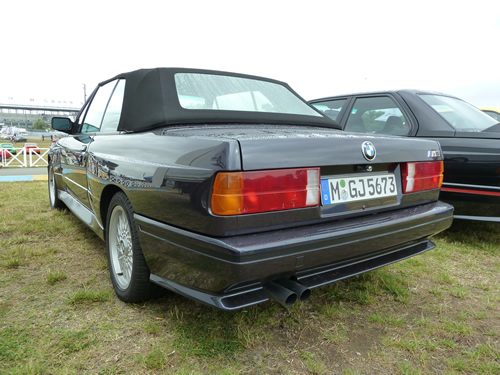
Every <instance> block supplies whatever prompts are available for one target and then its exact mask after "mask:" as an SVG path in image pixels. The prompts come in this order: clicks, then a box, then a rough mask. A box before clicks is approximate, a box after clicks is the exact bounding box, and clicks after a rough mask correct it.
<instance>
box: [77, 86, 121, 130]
mask: <svg viewBox="0 0 500 375" xmlns="http://www.w3.org/2000/svg"><path fill="white" fill-rule="evenodd" d="M116 84H117V82H116V81H112V82H109V83H107V84H105V85H103V86H101V87H99V89H98V90H97V92H96V94H95V95H94V98H93V99H92V102H91V103H90V107H89V108H88V110H87V114H86V115H85V119H84V122H83V125H82V130H81V133H95V132H98V131H99V130H100V128H101V122H102V118H103V115H104V112H105V111H106V107H107V105H108V102H109V100H110V96H111V93H112V92H113V89H114V88H115V86H116Z"/></svg>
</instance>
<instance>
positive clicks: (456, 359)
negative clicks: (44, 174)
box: [0, 181, 500, 374]
mask: <svg viewBox="0 0 500 375" xmlns="http://www.w3.org/2000/svg"><path fill="white" fill-rule="evenodd" d="M46 184H47V183H46V182H36V181H35V182H23V183H21V182H15V183H1V184H0V197H2V198H1V199H0V209H1V210H2V215H0V373H2V374H3V373H6V374H68V373H70V374H72V373H82V374H83V373H95V374H170V373H173V374H204V373H216V374H253V373H263V374H274V373H276V374H331V373H335V374H336V373H338V374H366V373H374V372H376V373H387V374H428V373H443V374H459V373H464V374H476V373H478V374H479V373H480V374H498V373H500V367H499V363H498V358H499V352H500V351H499V347H498V339H499V335H500V332H499V327H498V316H499V315H500V314H499V312H500V311H499V306H500V291H499V288H500V283H499V277H498V274H499V272H498V271H499V270H500V262H499V257H498V255H499V249H500V226H499V225H491V224H487V225H485V224H477V223H472V222H456V223H455V224H454V225H453V227H452V228H451V230H448V231H446V232H444V233H441V234H440V235H438V236H436V237H435V238H434V241H435V242H436V244H437V248H436V249H434V250H432V251H429V252H427V253H425V254H422V255H420V256H417V257H415V258H411V259H408V260H406V261H403V262H399V263H396V264H393V265H391V266H388V267H384V268H381V269H379V270H376V271H373V272H370V273H366V274H363V275H359V276H357V277H353V278H350V279H347V280H342V281H339V282H337V283H334V284H331V285H327V286H324V287H321V288H317V289H314V290H313V293H312V296H311V298H310V299H309V301H308V302H307V303H298V304H296V305H294V306H293V307H292V308H289V309H286V308H283V307H282V306H280V305H278V304H276V303H265V304H261V305H258V306H252V307H250V308H246V309H243V310H239V311H235V312H222V311H219V310H215V309H213V308H210V307H207V306H204V305H200V304H198V303H196V302H193V301H191V300H188V299H186V298H184V297H181V296H178V295H173V294H168V295H167V296H165V297H163V298H161V299H157V300H153V301H150V302H147V303H142V304H125V303H123V302H121V301H120V300H119V299H118V298H117V297H116V296H115V294H114V292H113V290H112V286H111V282H110V279H109V272H108V270H107V260H106V255H105V246H104V243H103V242H102V241H101V240H100V239H99V238H97V236H95V235H94V234H93V233H92V232H91V231H90V230H89V229H87V228H86V227H85V226H84V225H83V224H81V223H80V222H79V220H78V219H76V218H75V217H74V215H72V214H71V213H68V212H65V211H62V212H61V211H52V210H50V209H49V205H48V193H47V188H46Z"/></svg>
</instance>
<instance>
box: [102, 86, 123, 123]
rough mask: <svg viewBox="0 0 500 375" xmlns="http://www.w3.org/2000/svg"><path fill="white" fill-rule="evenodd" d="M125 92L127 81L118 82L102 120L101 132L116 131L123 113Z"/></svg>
mask: <svg viewBox="0 0 500 375" xmlns="http://www.w3.org/2000/svg"><path fill="white" fill-rule="evenodd" d="M124 91H125V80H124V79H120V80H118V84H117V85H116V87H115V89H114V91H113V94H112V96H111V99H110V100H109V103H108V106H107V108H106V113H105V114H104V118H103V119H102V125H101V132H106V131H108V132H109V131H116V129H117V128H118V123H119V122H120V115H121V113H122V104H123V93H124Z"/></svg>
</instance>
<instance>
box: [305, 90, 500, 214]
mask: <svg viewBox="0 0 500 375" xmlns="http://www.w3.org/2000/svg"><path fill="white" fill-rule="evenodd" d="M310 103H311V104H313V105H314V106H315V107H316V108H318V109H320V110H321V111H322V112H323V113H325V114H326V115H328V116H329V117H330V118H332V119H334V120H335V121H336V122H337V123H338V124H340V126H341V127H342V129H344V130H345V131H349V132H359V133H368V134H391V135H398V136H407V137H418V138H426V139H433V140H436V141H439V143H440V144H441V148H442V150H443V154H444V165H445V173H444V182H443V187H442V189H441V196H440V199H442V200H443V201H445V202H448V203H451V204H453V206H455V218H459V219H469V220H481V221H496V222H500V124H499V123H498V121H496V120H495V119H493V118H492V117H490V116H488V115H486V114H485V113H483V112H482V111H480V110H479V109H477V108H476V107H474V106H472V105H470V104H468V103H466V102H465V101H463V100H461V99H459V98H456V97H453V96H450V95H446V94H441V93H436V92H429V91H418V90H397V91H382V92H369V93H359V94H349V95H340V96H333V97H328V98H322V99H315V100H311V101H310Z"/></svg>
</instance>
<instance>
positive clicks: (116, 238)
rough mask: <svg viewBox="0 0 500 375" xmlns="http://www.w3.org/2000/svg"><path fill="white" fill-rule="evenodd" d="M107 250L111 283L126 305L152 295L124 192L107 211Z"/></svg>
mask: <svg viewBox="0 0 500 375" xmlns="http://www.w3.org/2000/svg"><path fill="white" fill-rule="evenodd" d="M106 250H107V256H108V266H109V272H110V276H111V281H112V283H113V287H114V289H115V292H116V294H117V296H118V297H119V298H120V299H121V300H122V301H125V302H132V303H135V302H140V301H144V300H146V299H148V298H150V296H151V292H152V289H154V287H155V285H153V284H152V283H151V282H150V280H149V269H148V266H147V264H146V260H145V259H144V255H143V254H142V249H141V245H140V243H139V237H138V235H137V230H136V228H135V224H134V218H133V209H132V205H131V203H130V201H129V200H128V198H127V196H126V195H125V194H124V193H123V192H118V193H116V194H115V195H114V196H113V198H112V199H111V202H110V204H109V208H108V214H107V220H106Z"/></svg>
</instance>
